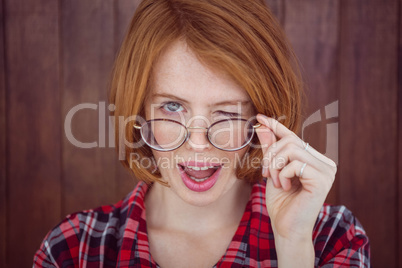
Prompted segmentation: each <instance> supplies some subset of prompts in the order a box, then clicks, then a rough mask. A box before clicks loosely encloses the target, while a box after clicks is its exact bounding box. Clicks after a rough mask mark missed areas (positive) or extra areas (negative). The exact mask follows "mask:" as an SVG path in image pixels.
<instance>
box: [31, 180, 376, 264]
mask: <svg viewBox="0 0 402 268" xmlns="http://www.w3.org/2000/svg"><path fill="white" fill-rule="evenodd" d="M147 190H148V186H147V185H146V184H145V183H143V182H140V183H138V185H137V187H136V188H135V189H134V191H133V192H132V193H130V194H129V195H128V196H127V197H126V198H125V199H124V200H122V201H120V202H119V203H117V204H115V205H113V206H103V207H100V208H98V209H95V210H89V211H84V212H80V213H75V214H72V215H69V216H68V217H67V218H66V219H65V220H64V221H63V222H61V223H60V224H59V225H58V226H56V227H55V228H54V229H53V230H52V231H50V233H49V234H48V235H47V236H46V237H45V239H44V241H43V242H42V245H41V247H40V249H39V250H38V251H37V252H36V254H35V257H34V265H33V267H159V266H158V264H157V263H156V262H155V261H154V260H153V259H152V256H151V254H150V250H149V242H148V236H147V227H146V221H145V206H144V197H145V194H146V192H147ZM313 242H314V248H315V256H316V257H315V266H316V267H317V266H318V267H349V266H350V267H370V248H369V241H368V238H367V236H366V234H365V232H364V230H363V228H362V226H361V225H360V223H359V222H358V220H357V219H356V218H355V217H354V216H353V215H352V214H351V212H350V211H349V210H347V209H346V208H345V207H344V206H329V205H324V206H323V207H322V209H321V211H320V214H319V216H318V219H317V223H316V225H315V228H314V233H313ZM214 267H277V257H276V251H275V242H274V234H273V232H272V228H271V225H270V219H269V217H268V212H267V210H266V206H265V183H264V182H262V183H256V184H254V186H253V189H252V194H251V197H250V200H249V202H248V203H247V206H246V210H245V212H244V215H243V217H242V219H241V222H240V225H239V227H238V229H237V231H236V233H235V235H234V237H233V239H232V241H231V242H230V245H229V246H228V248H227V250H226V253H225V254H224V255H223V256H222V258H221V259H220V260H219V262H218V263H217V264H216V265H215V266H214Z"/></svg>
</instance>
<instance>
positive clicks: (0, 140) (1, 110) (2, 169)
mask: <svg viewBox="0 0 402 268" xmlns="http://www.w3.org/2000/svg"><path fill="white" fill-rule="evenodd" d="M3 2H4V1H3V0H1V1H0V14H2V16H1V19H0V267H7V264H6V262H7V260H6V258H7V256H6V241H7V240H6V239H7V225H6V223H7V197H6V196H7V190H6V189H7V173H6V169H7V151H6V150H7V148H6V144H7V137H6V133H7V131H6V129H7V124H6V110H7V109H6V82H5V79H6V76H5V71H6V70H5V62H4V57H5V55H4V10H3Z"/></svg>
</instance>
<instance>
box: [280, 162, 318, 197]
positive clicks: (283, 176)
mask: <svg viewBox="0 0 402 268" xmlns="http://www.w3.org/2000/svg"><path fill="white" fill-rule="evenodd" d="M304 164H305V163H303V162H302V161H299V160H294V161H292V162H290V163H289V164H288V165H286V166H285V167H284V168H283V169H282V170H281V172H280V173H279V180H280V182H281V185H282V188H283V190H284V191H289V190H290V189H291V188H292V180H295V179H298V180H299V182H300V183H301V184H302V186H303V188H304V189H306V190H308V191H309V190H311V191H312V190H313V188H316V187H318V184H319V183H320V180H317V179H313V178H320V177H322V176H323V175H322V174H321V173H320V172H318V171H317V170H316V169H315V168H313V167H311V166H310V165H308V164H306V165H304ZM303 166H304V167H303ZM301 172H302V174H300V173H301Z"/></svg>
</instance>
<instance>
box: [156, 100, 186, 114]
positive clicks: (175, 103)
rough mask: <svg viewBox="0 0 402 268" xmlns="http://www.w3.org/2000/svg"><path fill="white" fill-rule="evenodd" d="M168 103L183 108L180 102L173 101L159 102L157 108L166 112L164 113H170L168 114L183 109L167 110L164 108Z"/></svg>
mask: <svg viewBox="0 0 402 268" xmlns="http://www.w3.org/2000/svg"><path fill="white" fill-rule="evenodd" d="M169 104H174V105H178V106H180V108H182V109H183V110H184V107H183V105H181V104H180V103H178V102H174V101H168V102H164V103H162V104H161V106H160V107H159V108H160V109H161V110H162V112H164V113H166V114H169V115H170V114H176V113H178V112H183V111H169V110H168V109H167V108H166V106H167V105H169ZM180 108H179V109H180Z"/></svg>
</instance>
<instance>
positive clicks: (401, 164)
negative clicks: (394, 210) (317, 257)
mask: <svg viewBox="0 0 402 268" xmlns="http://www.w3.org/2000/svg"><path fill="white" fill-rule="evenodd" d="M401 15H402V0H399V50H398V52H399V53H398V105H397V106H398V136H397V142H398V153H397V158H398V185H399V188H398V208H399V210H398V219H397V221H398V224H397V228H398V234H399V235H398V238H399V239H398V240H397V243H396V247H397V248H396V250H397V252H396V254H397V256H398V260H397V261H398V262H399V266H398V267H401V266H402V19H401Z"/></svg>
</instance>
